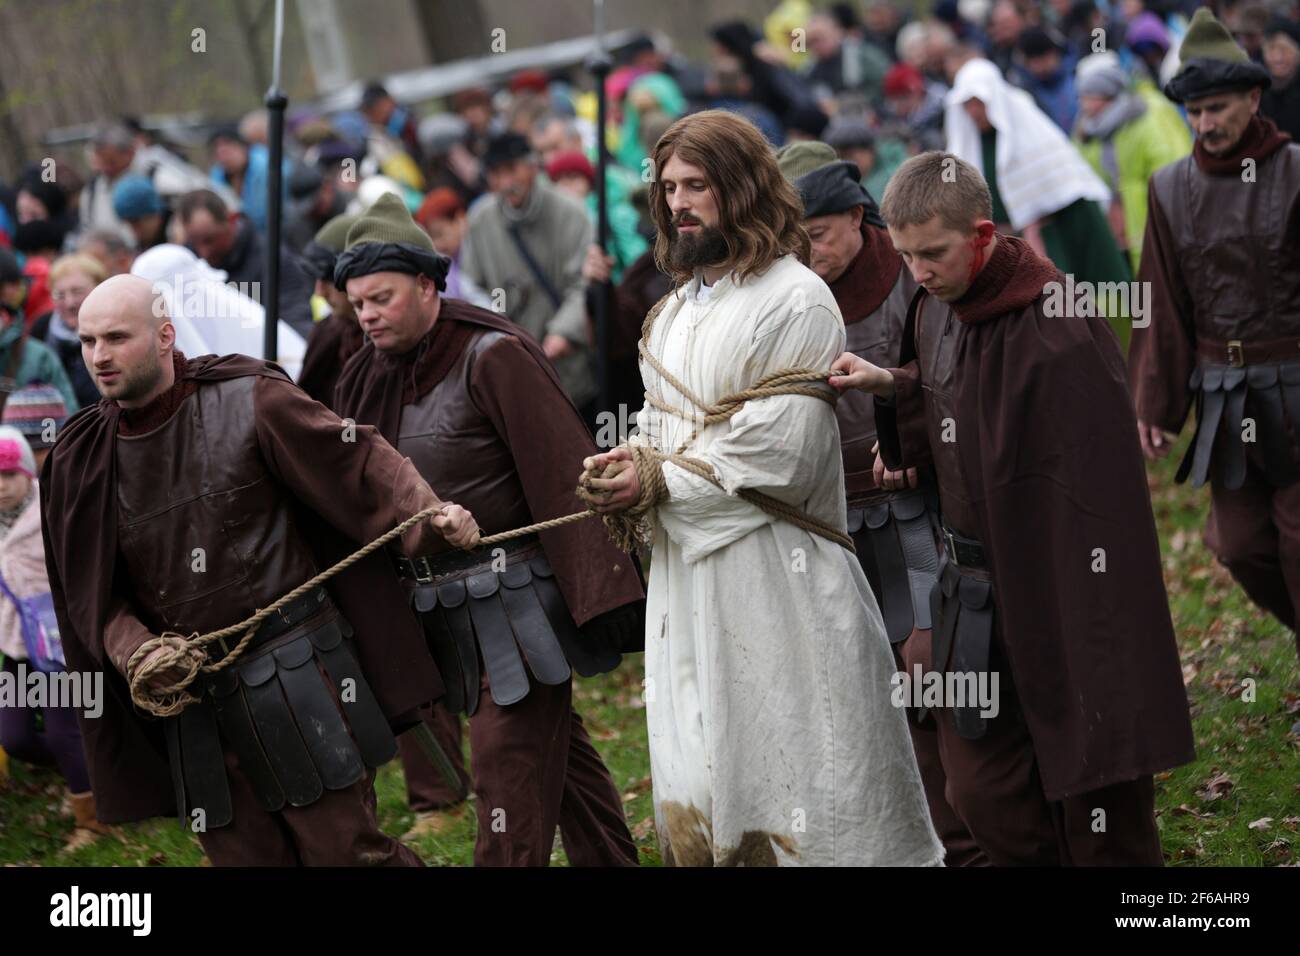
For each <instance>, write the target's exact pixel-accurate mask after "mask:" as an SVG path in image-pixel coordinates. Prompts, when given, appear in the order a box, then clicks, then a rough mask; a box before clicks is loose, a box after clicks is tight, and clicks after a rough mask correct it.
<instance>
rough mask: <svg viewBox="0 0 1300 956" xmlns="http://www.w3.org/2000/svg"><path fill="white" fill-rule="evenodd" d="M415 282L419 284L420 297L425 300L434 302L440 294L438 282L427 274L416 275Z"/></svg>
mask: <svg viewBox="0 0 1300 956" xmlns="http://www.w3.org/2000/svg"><path fill="white" fill-rule="evenodd" d="M415 283H416V285H417V286H419V292H420V299H421V301H424V302H432V301H433V300H434V299H435V298H437V296H438V284H437V283H436V282H434V281H433V280H432V279H431V278H429V277H428V276H426V275H423V274H421V275H418V276H416V277H415Z"/></svg>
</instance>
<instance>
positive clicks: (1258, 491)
mask: <svg viewBox="0 0 1300 956" xmlns="http://www.w3.org/2000/svg"><path fill="white" fill-rule="evenodd" d="M1205 544H1206V546H1207V547H1208V548H1209V549H1210V550H1211V551H1213V552H1214V555H1215V557H1217V558H1218V559H1219V560H1220V561H1221V562H1223V564H1224V565H1225V566H1226V567H1227V569H1228V571H1229V572H1231V574H1232V576H1233V577H1234V578H1236V580H1237V583H1238V584H1240V585H1241V586H1242V589H1243V590H1245V592H1246V594H1248V595H1249V596H1250V599H1251V600H1252V601H1254V602H1255V603H1256V604H1258V605H1259V606H1260V607H1262V608H1263V609H1264V610H1266V611H1268V612H1269V613H1270V614H1272V615H1273V616H1274V617H1276V618H1277V619H1278V620H1279V621H1281V622H1282V623H1283V624H1285V625H1286V626H1287V627H1289V628H1291V630H1293V631H1294V630H1296V607H1297V606H1300V482H1297V483H1296V484H1294V485H1291V486H1289V487H1287V488H1275V487H1273V486H1272V485H1271V484H1269V483H1268V482H1267V481H1266V480H1265V479H1264V477H1263V476H1262V475H1261V474H1260V472H1259V470H1258V469H1257V468H1256V467H1255V465H1254V464H1252V463H1251V462H1249V460H1248V461H1247V463H1246V481H1245V483H1244V484H1243V485H1242V486H1241V487H1240V488H1238V489H1237V490H1236V491H1228V490H1227V489H1226V488H1220V487H1217V486H1212V487H1211V491H1210V519H1209V521H1208V522H1207V524H1206V527H1205ZM1296 653H1297V654H1300V633H1297V634H1296Z"/></svg>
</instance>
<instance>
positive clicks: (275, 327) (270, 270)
mask: <svg viewBox="0 0 1300 956" xmlns="http://www.w3.org/2000/svg"><path fill="white" fill-rule="evenodd" d="M274 43H275V46H274V58H273V60H272V67H271V88H270V89H269V90H267V91H266V101H265V102H266V110H267V121H268V122H267V125H268V131H267V135H268V138H269V140H270V141H269V143H268V144H267V145H268V146H269V147H270V154H271V157H270V163H271V168H270V170H268V175H267V177H266V193H267V195H266V270H265V273H266V283H265V284H264V286H263V289H262V308H263V310H264V312H265V315H266V324H265V325H264V326H263V328H262V355H263V358H266V359H267V360H268V361H274V360H275V359H276V357H277V354H278V352H279V348H278V339H279V328H280V219H281V216H282V215H283V209H282V206H281V200H282V197H283V190H282V188H281V168H280V167H281V166H282V165H283V163H284V110H285V107H286V106H288V105H289V100H288V98H287V97H286V96H285V95H284V93H283V92H282V91H281V90H280V51H281V49H282V48H283V46H284V0H275V40H274Z"/></svg>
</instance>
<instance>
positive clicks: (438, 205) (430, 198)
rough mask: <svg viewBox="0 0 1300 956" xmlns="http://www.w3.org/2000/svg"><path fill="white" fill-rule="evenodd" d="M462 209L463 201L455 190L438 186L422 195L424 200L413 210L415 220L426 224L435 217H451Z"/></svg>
mask: <svg viewBox="0 0 1300 956" xmlns="http://www.w3.org/2000/svg"><path fill="white" fill-rule="evenodd" d="M464 211H465V203H464V201H463V200H462V199H461V198H460V196H459V195H458V194H457V192H456V190H454V189H448V188H447V187H446V186H440V187H438V188H437V189H434V190H431V191H430V192H429V195H427V196H425V197H424V202H422V203H420V208H419V209H417V210H416V212H415V221H416V222H418V223H419V224H420V225H422V226H427V225H429V223H431V222H433V220H435V219H452V218H454V217H455V216H456V214H457V213H460V212H464Z"/></svg>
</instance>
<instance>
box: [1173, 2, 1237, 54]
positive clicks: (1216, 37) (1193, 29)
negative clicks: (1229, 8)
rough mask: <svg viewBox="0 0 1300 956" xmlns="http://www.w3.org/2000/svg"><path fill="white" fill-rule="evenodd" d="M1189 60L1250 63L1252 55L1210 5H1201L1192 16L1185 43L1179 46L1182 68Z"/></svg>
mask: <svg viewBox="0 0 1300 956" xmlns="http://www.w3.org/2000/svg"><path fill="white" fill-rule="evenodd" d="M1188 60H1221V61H1223V62H1225V63H1249V62H1250V57H1249V56H1248V55H1247V54H1246V51H1245V50H1243V49H1242V48H1241V47H1240V46H1238V45H1237V41H1236V40H1234V39H1233V38H1232V34H1231V33H1229V32H1228V28H1227V27H1225V26H1224V25H1223V24H1222V23H1220V22H1219V21H1218V20H1216V19H1215V18H1214V14H1213V13H1211V12H1210V11H1209V8H1208V7H1201V8H1200V9H1199V10H1197V11H1196V15H1195V16H1194V17H1192V22H1191V24H1190V25H1189V26H1188V27H1187V33H1186V34H1185V35H1184V36H1183V44H1182V46H1180V47H1179V48H1178V64H1179V68H1180V69H1181V68H1182V66H1183V65H1184V64H1186V63H1187V61H1188Z"/></svg>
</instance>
